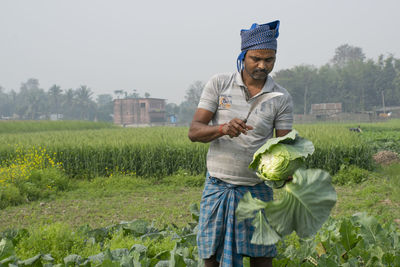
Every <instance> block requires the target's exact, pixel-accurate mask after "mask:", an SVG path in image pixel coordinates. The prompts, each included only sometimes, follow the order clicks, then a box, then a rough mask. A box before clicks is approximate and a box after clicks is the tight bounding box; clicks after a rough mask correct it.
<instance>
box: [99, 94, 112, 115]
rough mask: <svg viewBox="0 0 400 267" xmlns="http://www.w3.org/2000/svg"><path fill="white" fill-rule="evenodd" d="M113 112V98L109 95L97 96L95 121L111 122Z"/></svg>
mask: <svg viewBox="0 0 400 267" xmlns="http://www.w3.org/2000/svg"><path fill="white" fill-rule="evenodd" d="M113 111H114V103H113V97H112V95H109V94H102V95H98V96H97V119H98V120H100V121H112V114H113Z"/></svg>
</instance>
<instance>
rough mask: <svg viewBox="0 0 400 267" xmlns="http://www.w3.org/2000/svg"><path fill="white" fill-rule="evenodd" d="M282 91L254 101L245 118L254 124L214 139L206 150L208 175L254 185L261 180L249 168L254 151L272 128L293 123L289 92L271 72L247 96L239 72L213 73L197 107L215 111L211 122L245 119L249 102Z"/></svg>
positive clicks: (285, 126)
mask: <svg viewBox="0 0 400 267" xmlns="http://www.w3.org/2000/svg"><path fill="white" fill-rule="evenodd" d="M269 92H281V93H283V95H280V96H276V97H274V98H272V99H269V100H266V101H263V102H261V103H259V104H258V105H257V107H256V108H255V109H254V110H253V112H252V113H251V115H250V117H249V118H248V120H247V125H251V126H253V127H254V129H253V130H250V131H248V132H247V135H244V134H241V135H239V136H238V137H234V138H230V137H229V136H228V135H225V136H222V137H220V138H217V139H215V140H213V141H212V142H211V143H210V147H209V150H208V154H207V169H208V172H209V173H210V175H211V176H213V177H217V178H219V179H221V180H223V181H224V182H227V183H231V184H236V185H255V184H258V183H260V182H261V180H260V178H258V177H257V175H256V172H255V171H254V170H252V169H249V164H250V162H251V161H252V160H253V154H254V152H255V151H256V150H257V149H258V148H260V147H261V146H262V145H263V144H264V143H265V142H266V141H267V140H268V139H269V138H271V137H273V130H274V128H275V129H279V130H290V129H292V123H293V103H292V98H291V96H290V95H289V93H288V92H287V91H286V89H284V88H283V87H281V86H279V85H278V84H276V83H275V82H274V81H273V80H272V78H271V77H270V76H268V79H267V82H266V83H265V84H264V87H263V88H262V90H261V92H260V93H258V94H257V95H255V96H253V97H252V98H249V94H248V90H247V87H246V86H245V85H244V83H243V80H242V77H241V75H240V73H239V72H236V73H226V74H218V75H215V76H213V77H212V78H211V79H210V81H209V82H208V83H207V84H206V86H205V87H204V90H203V92H202V95H201V98H200V102H199V105H198V108H202V109H206V110H209V111H211V112H213V113H214V116H213V118H212V121H211V124H212V125H219V124H223V123H228V122H229V121H230V120H232V119H233V118H235V117H236V118H240V119H244V118H245V117H246V116H247V113H248V111H249V109H250V105H251V103H252V102H253V101H254V100H255V99H256V98H257V97H258V96H260V95H262V94H265V93H269Z"/></svg>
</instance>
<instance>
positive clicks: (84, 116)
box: [75, 85, 95, 120]
mask: <svg viewBox="0 0 400 267" xmlns="http://www.w3.org/2000/svg"><path fill="white" fill-rule="evenodd" d="M92 95H93V92H92V91H91V89H90V88H89V87H87V86H86V85H81V86H80V87H79V88H78V89H76V93H75V96H76V102H77V107H78V109H79V111H80V119H81V120H89V117H90V113H91V112H92V111H94V108H95V103H94V102H93V101H92V99H91V98H92ZM93 113H94V112H93Z"/></svg>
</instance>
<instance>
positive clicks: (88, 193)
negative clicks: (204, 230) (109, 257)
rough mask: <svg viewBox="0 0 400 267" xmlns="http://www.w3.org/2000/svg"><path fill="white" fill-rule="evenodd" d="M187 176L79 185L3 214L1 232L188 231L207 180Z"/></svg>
mask: <svg viewBox="0 0 400 267" xmlns="http://www.w3.org/2000/svg"><path fill="white" fill-rule="evenodd" d="M183 175H184V174H177V175H175V176H170V177H166V178H165V179H164V181H161V180H156V179H143V178H137V177H131V176H120V177H118V176H114V177H111V178H104V177H99V178H96V179H94V180H92V181H78V180H77V181H75V186H74V187H75V189H74V190H72V191H69V192H63V193H60V194H59V195H57V196H55V197H53V199H49V200H45V201H36V202H31V203H27V204H24V205H19V206H17V207H8V208H6V209H3V210H0V232H1V231H4V230H5V229H7V228H31V227H35V226H37V225H41V224H48V223H54V222H61V221H62V222H64V223H67V224H69V225H70V226H71V227H78V226H81V225H84V224H88V225H90V226H91V227H93V228H97V227H104V226H108V225H111V224H114V223H119V222H120V221H130V220H133V219H139V218H140V219H146V220H148V221H152V220H155V222H156V224H158V225H163V224H170V223H171V222H174V223H175V224H177V225H178V226H184V225H186V224H187V223H188V222H189V221H190V220H191V216H190V211H189V206H190V205H191V204H192V203H197V202H199V201H200V197H201V191H202V187H201V184H202V183H201V181H203V180H204V178H203V177H202V176H189V177H186V178H182V176H183ZM182 181H186V182H183V183H182ZM199 184H200V186H196V185H199ZM188 185H189V186H188Z"/></svg>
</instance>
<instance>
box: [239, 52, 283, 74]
mask: <svg viewBox="0 0 400 267" xmlns="http://www.w3.org/2000/svg"><path fill="white" fill-rule="evenodd" d="M275 55H276V51H275V50H270V49H260V50H249V51H247V53H246V56H245V57H244V71H245V72H247V74H248V75H249V76H250V77H251V78H253V79H254V80H265V79H266V78H267V77H268V74H269V73H270V72H271V71H272V69H273V68H274V64H275V59H276V57H275Z"/></svg>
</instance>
